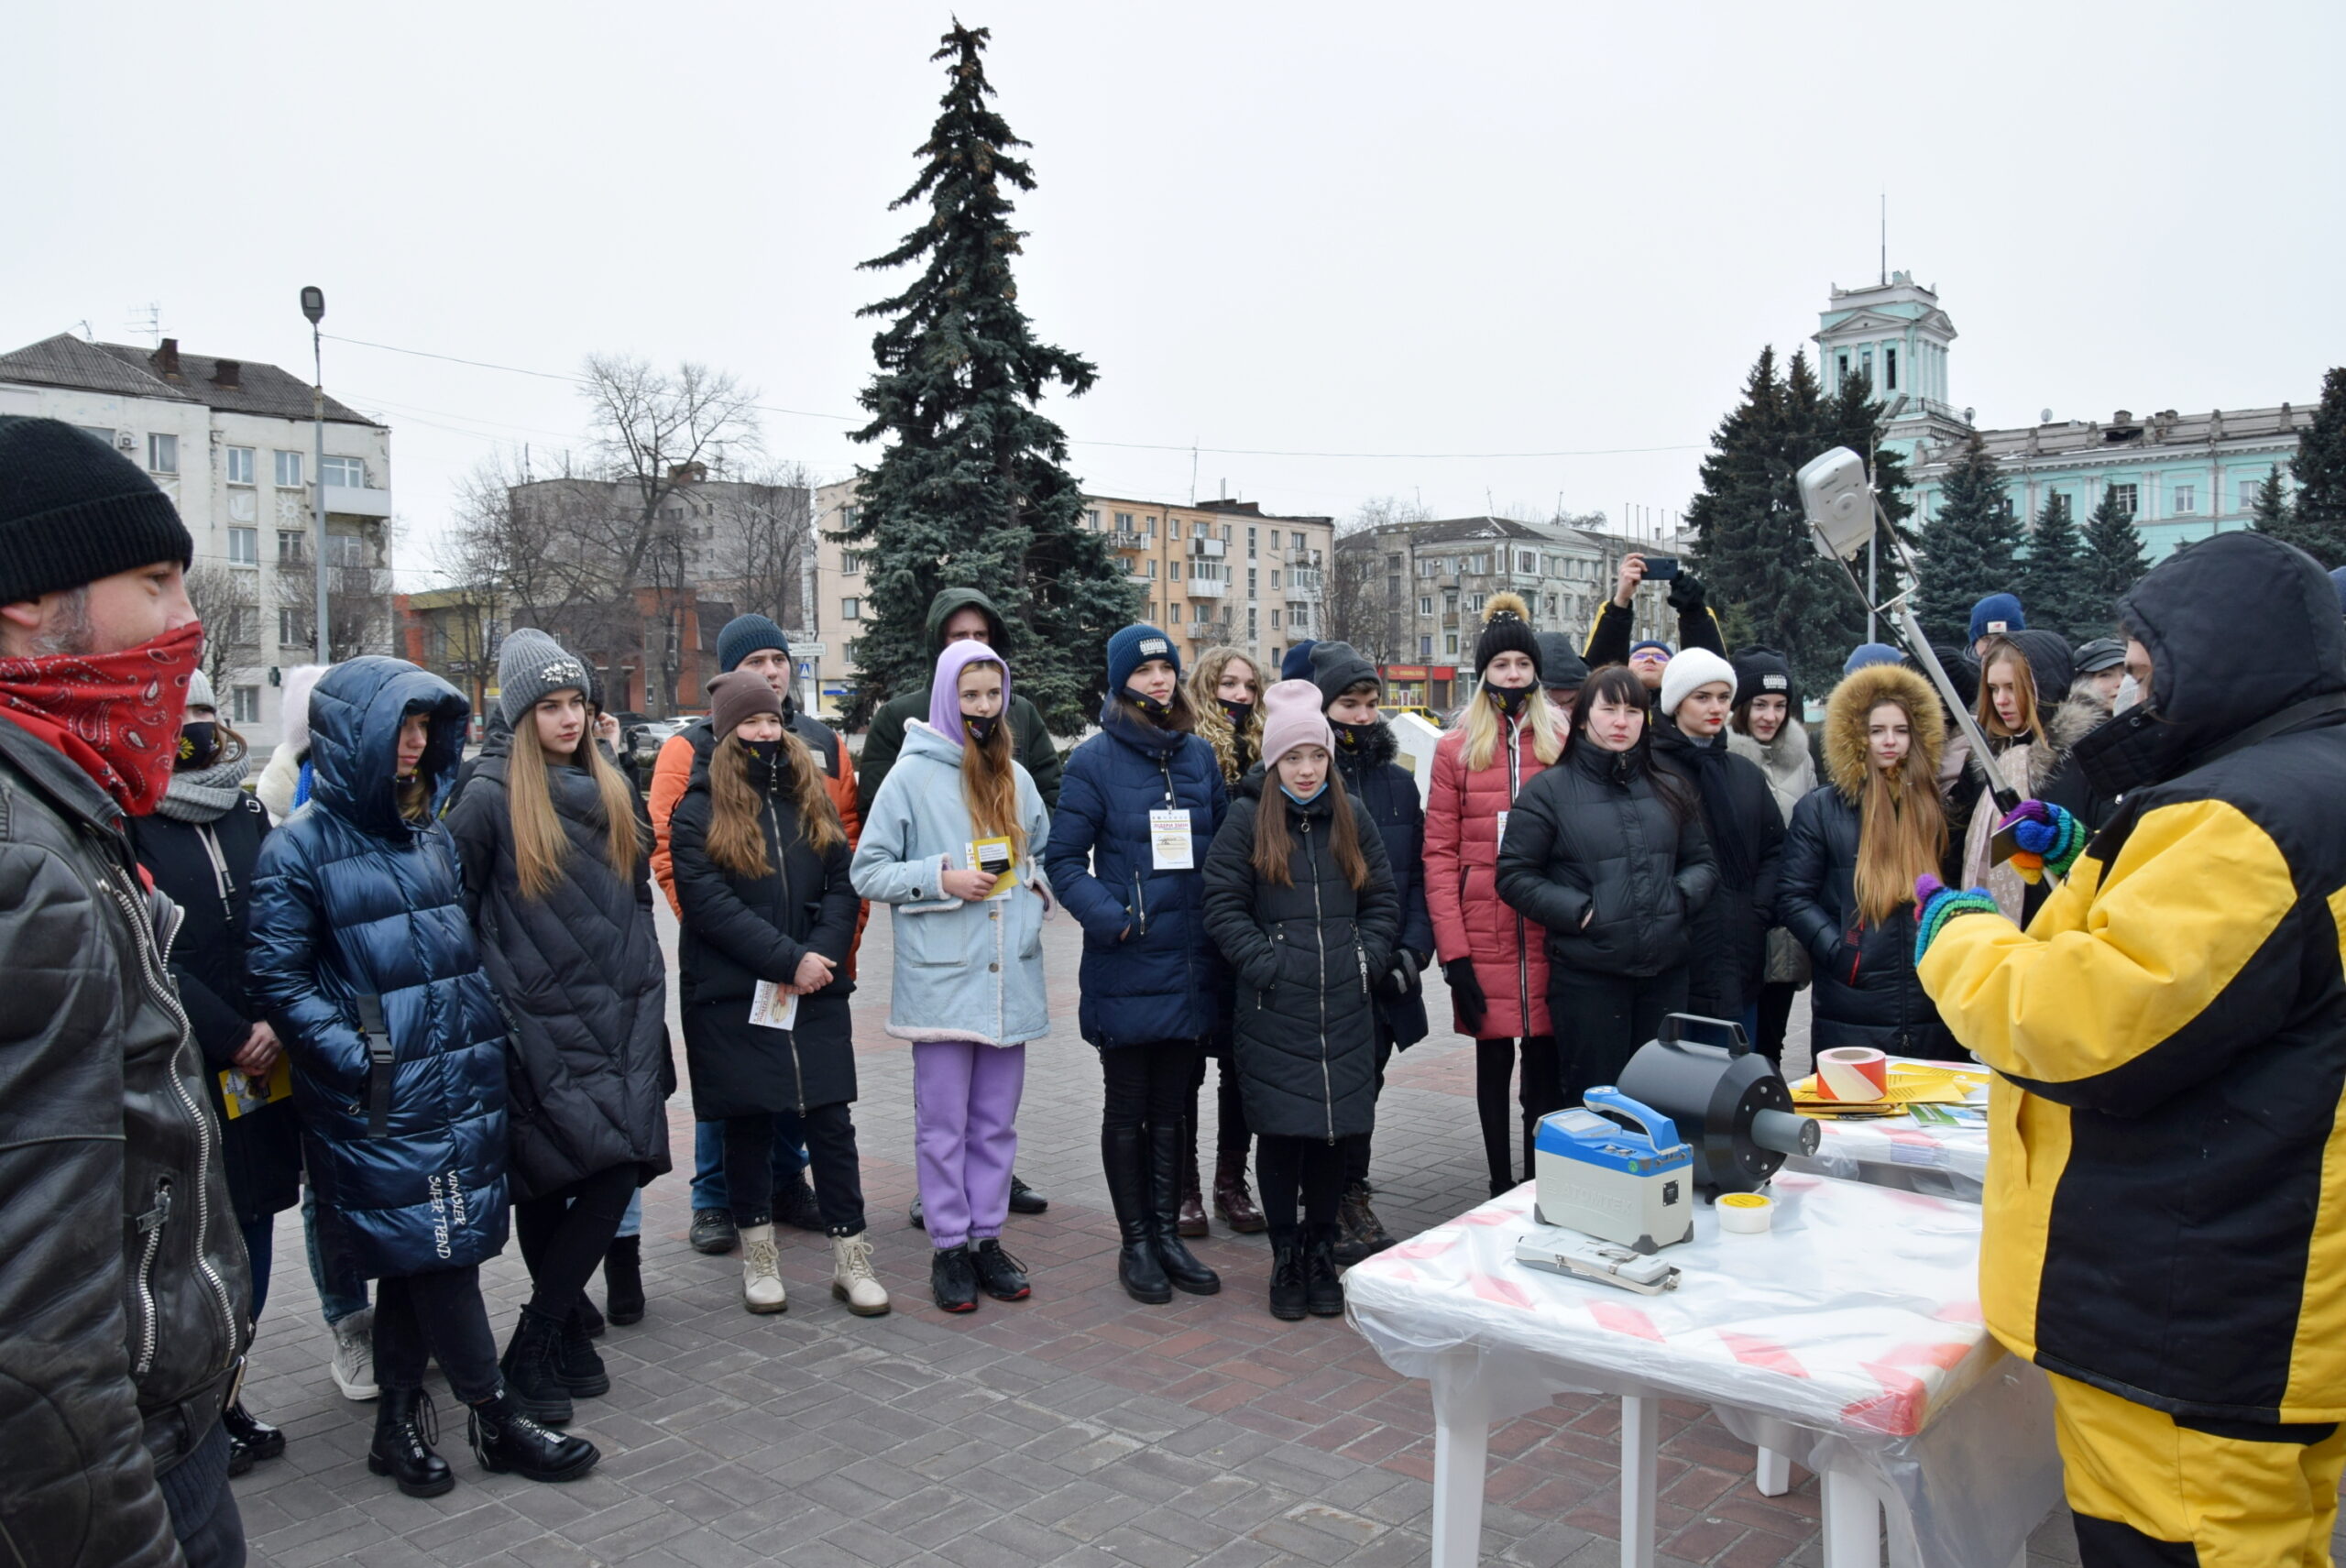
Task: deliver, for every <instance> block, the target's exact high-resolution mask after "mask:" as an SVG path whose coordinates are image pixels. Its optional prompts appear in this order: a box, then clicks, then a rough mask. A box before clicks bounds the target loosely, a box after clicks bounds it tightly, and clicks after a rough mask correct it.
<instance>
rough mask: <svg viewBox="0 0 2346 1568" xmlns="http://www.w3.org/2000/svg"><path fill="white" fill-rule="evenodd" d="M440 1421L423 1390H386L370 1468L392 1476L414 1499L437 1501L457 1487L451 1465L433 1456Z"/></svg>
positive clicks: (377, 1416) (369, 1457) (369, 1451)
mask: <svg viewBox="0 0 2346 1568" xmlns="http://www.w3.org/2000/svg"><path fill="white" fill-rule="evenodd" d="M439 1441H440V1420H439V1417H438V1415H437V1414H436V1413H435V1412H434V1411H433V1409H432V1396H431V1395H430V1394H427V1393H425V1392H424V1391H423V1390H422V1389H421V1388H386V1389H384V1390H383V1393H382V1402H381V1403H380V1404H378V1405H377V1406H376V1407H375V1441H374V1443H373V1444H372V1445H371V1446H370V1447H369V1448H368V1449H367V1469H369V1470H371V1471H373V1472H374V1473H375V1474H376V1475H388V1476H389V1477H390V1478H391V1479H392V1480H393V1481H395V1482H397V1483H398V1484H399V1488H400V1491H402V1492H405V1493H406V1494H407V1495H408V1496H409V1497H438V1496H440V1494H442V1493H443V1492H445V1491H446V1490H447V1489H448V1488H449V1487H451V1486H455V1484H456V1475H455V1471H453V1470H450V1469H449V1468H448V1462H447V1461H446V1460H444V1459H443V1458H441V1457H440V1456H439V1455H438V1454H436V1453H433V1452H432V1445H433V1443H435V1442H439Z"/></svg>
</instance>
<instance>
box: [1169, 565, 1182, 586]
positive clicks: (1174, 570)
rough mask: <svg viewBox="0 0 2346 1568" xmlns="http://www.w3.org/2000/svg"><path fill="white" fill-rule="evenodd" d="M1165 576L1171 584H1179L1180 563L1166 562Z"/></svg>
mask: <svg viewBox="0 0 2346 1568" xmlns="http://www.w3.org/2000/svg"><path fill="white" fill-rule="evenodd" d="M1165 576H1167V577H1168V579H1169V580H1171V581H1173V582H1177V583H1178V582H1179V581H1180V580H1181V563H1180V562H1178V561H1168V562H1167V563H1166V564H1165Z"/></svg>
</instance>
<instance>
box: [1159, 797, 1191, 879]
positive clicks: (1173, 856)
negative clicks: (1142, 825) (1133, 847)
mask: <svg viewBox="0 0 2346 1568" xmlns="http://www.w3.org/2000/svg"><path fill="white" fill-rule="evenodd" d="M1148 863H1149V868H1150V869H1151V870H1152V871H1160V872H1189V871H1195V870H1197V867H1198V861H1197V846H1196V844H1195V843H1194V842H1192V841H1191V839H1190V838H1189V811H1188V810H1187V809H1186V808H1184V807H1180V806H1165V807H1161V808H1159V809H1157V810H1156V811H1152V812H1150V813H1149V814H1148Z"/></svg>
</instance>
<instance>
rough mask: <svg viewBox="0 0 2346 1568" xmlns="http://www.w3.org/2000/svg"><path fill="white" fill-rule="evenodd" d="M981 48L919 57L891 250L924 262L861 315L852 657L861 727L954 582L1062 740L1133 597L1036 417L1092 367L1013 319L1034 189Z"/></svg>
mask: <svg viewBox="0 0 2346 1568" xmlns="http://www.w3.org/2000/svg"><path fill="white" fill-rule="evenodd" d="M990 36H991V35H990V34H989V32H988V30H987V29H985V28H983V27H974V28H973V27H963V26H961V25H960V24H959V22H958V21H957V22H956V23H955V24H954V26H953V29H952V30H951V31H950V32H948V33H947V34H946V35H945V36H944V38H943V40H942V47H940V48H939V49H937V53H936V54H934V55H932V56H930V59H931V60H944V61H947V62H948V63H947V67H946V75H947V82H948V84H947V87H946V92H945V96H944V98H943V99H942V100H941V103H942V104H943V110H944V112H943V113H942V114H940V115H938V116H937V123H936V125H935V126H933V127H932V128H931V129H930V131H929V136H928V140H927V141H926V142H925V143H924V144H923V145H922V146H921V147H920V148H919V149H918V152H917V154H916V156H917V157H919V158H920V159H923V160H924V162H923V165H922V169H921V172H920V177H919V178H918V179H917V180H915V181H914V182H913V185H912V188H911V189H910V190H908V191H906V192H904V194H903V195H902V196H899V197H898V198H897V199H896V200H895V201H894V202H893V203H890V207H889V210H890V211H891V212H893V211H895V210H897V209H898V208H903V207H912V208H915V210H917V211H918V212H919V213H920V214H921V221H920V223H919V225H918V226H916V227H915V228H914V229H913V231H912V232H911V233H910V234H908V235H906V236H904V242H903V243H902V244H900V245H899V246H897V247H896V248H895V249H893V250H892V251H890V252H889V253H888V254H887V255H885V256H882V257H879V258H875V259H873V260H871V261H867V262H865V263H863V267H864V269H866V270H888V269H895V268H899V267H907V266H911V265H914V264H915V263H918V264H919V265H920V267H921V271H920V275H919V276H918V277H917V278H915V279H914V280H913V281H912V283H911V285H910V286H909V287H907V288H906V289H905V290H904V292H902V293H900V294H897V295H895V296H894V297H893V298H891V299H886V300H882V301H880V302H878V303H876V304H872V305H868V306H866V307H864V309H863V310H861V312H859V313H858V314H860V315H865V316H876V317H881V318H882V319H884V320H885V321H886V322H887V325H886V326H885V327H884V328H883V329H882V331H881V332H880V333H879V334H878V335H877V336H875V337H874V338H873V339H872V357H873V359H874V360H876V361H877V363H878V366H879V373H878V374H877V375H876V376H874V377H873V378H872V384H871V385H870V386H869V387H867V388H866V389H864V391H863V393H862V397H861V401H862V404H863V406H864V408H865V409H866V410H867V411H869V412H870V413H871V415H872V422H871V423H869V424H867V425H865V426H864V427H863V428H861V430H858V431H856V432H855V433H854V437H855V439H856V440H858V441H866V442H869V441H879V440H882V439H884V440H885V441H886V443H887V444H886V445H885V447H884V448H883V449H882V453H881V455H880V461H879V462H878V463H877V464H875V465H874V466H872V467H870V468H863V469H859V471H858V473H859V478H860V480H861V486H860V495H859V499H858V506H859V509H860V510H859V511H858V513H857V516H856V520H855V521H854V523H853V525H852V526H850V528H848V529H847V530H845V531H843V532H841V533H840V534H839V538H840V540H841V541H842V542H845V543H853V544H856V545H859V546H861V548H862V550H863V553H864V554H865V557H866V561H867V565H865V568H864V581H865V584H866V588H867V595H868V597H867V598H865V600H864V604H865V605H866V606H867V607H868V608H867V609H866V611H865V619H864V620H863V621H862V622H861V635H860V636H859V638H858V645H857V649H856V657H857V663H858V664H859V665H860V666H861V670H862V677H861V678H862V683H863V684H862V686H861V689H860V690H859V691H858V693H857V703H856V707H857V709H858V710H859V712H861V713H868V712H869V711H870V709H871V707H872V705H873V704H874V703H876V702H877V701H879V700H881V699H882V698H883V697H885V696H888V695H889V694H891V693H893V692H897V691H903V690H905V689H908V688H913V687H920V686H925V685H927V683H928V680H929V676H930V674H931V671H932V667H933V664H934V661H935V651H934V650H933V649H932V648H931V647H930V645H929V641H928V636H927V630H926V614H927V609H928V602H929V599H930V598H932V597H933V596H934V595H935V594H936V592H937V590H938V589H939V588H942V587H976V588H981V589H982V590H984V592H985V593H986V594H987V595H989V596H990V597H991V598H992V599H993V601H994V603H995V604H996V605H997V606H998V607H999V608H1000V609H1001V610H1002V618H1003V625H1004V627H1005V629H1006V630H1007V633H1008V636H1007V641H1009V644H1010V646H1009V647H1007V648H1005V649H1003V650H1001V652H1003V654H1004V655H1005V656H1006V657H1007V658H1008V659H1009V661H1010V665H1011V670H1012V684H1013V686H1014V689H1016V690H1017V691H1018V692H1020V693H1021V694H1023V695H1024V696H1027V697H1029V698H1031V699H1032V700H1033V701H1034V702H1035V704H1036V706H1037V707H1040V708H1041V709H1042V710H1043V716H1044V718H1046V719H1047V720H1048V721H1049V723H1050V724H1051V726H1052V728H1054V729H1058V730H1060V731H1061V732H1063V733H1064V732H1067V731H1069V730H1073V729H1080V728H1081V726H1082V725H1083V724H1084V723H1085V722H1087V721H1088V720H1089V718H1091V707H1092V705H1093V703H1094V701H1095V700H1096V698H1097V696H1098V695H1099V692H1100V688H1101V686H1102V684H1103V682H1104V679H1105V670H1104V668H1103V665H1102V657H1101V649H1102V645H1103V644H1104V643H1105V642H1106V641H1107V639H1108V637H1109V636H1110V634H1111V633H1113V632H1114V631H1115V630H1117V629H1118V628H1120V627H1122V626H1124V625H1126V624H1127V623H1129V622H1130V621H1131V620H1132V618H1133V616H1134V615H1135V613H1136V611H1137V607H1138V604H1139V602H1140V601H1139V597H1138V594H1137V592H1136V591H1135V589H1134V587H1132V586H1131V584H1130V582H1129V580H1128V579H1127V577H1126V576H1125V573H1124V568H1123V567H1122V566H1121V565H1119V564H1118V563H1117V562H1116V560H1115V558H1114V557H1113V554H1111V553H1110V552H1109V549H1108V546H1107V540H1106V537H1105V536H1104V535H1102V534H1099V533H1094V532H1091V531H1089V530H1087V529H1085V528H1084V527H1083V524H1082V516H1083V491H1082V488H1081V487H1080V486H1079V485H1078V484H1077V482H1076V480H1075V478H1074V477H1072V476H1071V475H1069V473H1068V471H1067V469H1066V467H1065V464H1066V462H1067V437H1066V435H1065V434H1064V433H1062V432H1061V431H1060V429H1059V427H1058V424H1056V423H1055V422H1052V421H1051V420H1049V419H1047V418H1046V417H1044V416H1043V415H1042V414H1041V413H1040V412H1038V411H1036V404H1037V402H1039V401H1040V400H1041V399H1042V397H1043V395H1044V394H1045V392H1046V391H1047V390H1048V389H1050V388H1051V387H1052V386H1053V385H1058V386H1060V387H1063V388H1065V389H1067V391H1068V393H1069V395H1071V396H1075V395H1080V394H1081V393H1083V392H1086V391H1088V390H1090V389H1091V384H1092V381H1093V379H1094V378H1095V376H1096V372H1095V371H1094V369H1093V367H1092V365H1091V361H1089V360H1087V359H1084V358H1082V357H1080V356H1078V355H1075V354H1072V353H1069V351H1068V350H1066V349H1063V348H1056V347H1053V346H1051V345H1048V344H1046V343H1042V342H1039V341H1038V340H1037V339H1036V336H1035V334H1034V331H1033V329H1032V327H1031V325H1030V323H1028V321H1027V319H1026V315H1025V312H1023V311H1022V310H1020V309H1019V307H1018V288H1017V284H1016V283H1015V281H1014V280H1013V279H1012V276H1011V258H1013V257H1014V256H1016V255H1018V253H1019V250H1020V248H1021V247H1020V245H1019V241H1020V240H1021V239H1023V238H1024V237H1025V236H1024V233H1023V232H1022V231H1021V230H1019V229H1016V228H1014V227H1013V226H1011V223H1010V214H1011V211H1012V206H1011V200H1010V192H1011V191H1012V190H1017V191H1032V190H1033V189H1034V188H1035V176H1034V172H1033V170H1032V169H1031V168H1030V167H1029V166H1028V164H1027V163H1026V161H1025V159H1021V158H1018V157H1015V156H1014V153H1013V149H1014V148H1024V147H1025V146H1027V145H1028V144H1027V143H1025V142H1024V141H1021V140H1020V139H1019V138H1018V137H1015V136H1014V135H1013V134H1011V129H1010V126H1009V125H1008V124H1007V123H1006V122H1005V121H1004V120H1003V118H1002V116H1001V115H999V114H997V113H995V112H994V109H993V108H992V105H991V104H990V103H989V102H988V100H989V99H991V98H992V97H993V96H994V90H993V88H992V85H991V84H989V83H988V82H987V81H986V76H985V68H984V64H983V62H982V60H981V55H982V54H983V53H984V51H985V48H986V44H987V41H988V38H990Z"/></svg>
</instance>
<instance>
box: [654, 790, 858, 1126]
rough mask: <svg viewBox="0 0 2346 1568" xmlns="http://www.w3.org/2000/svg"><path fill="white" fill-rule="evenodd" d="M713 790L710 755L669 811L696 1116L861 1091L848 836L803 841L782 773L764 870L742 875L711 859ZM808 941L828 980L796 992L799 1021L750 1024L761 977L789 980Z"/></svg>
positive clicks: (773, 796) (811, 1102) (763, 821)
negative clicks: (852, 1011) (817, 843)
mask: <svg viewBox="0 0 2346 1568" xmlns="http://www.w3.org/2000/svg"><path fill="white" fill-rule="evenodd" d="M752 780H753V783H754V782H756V781H755V770H754V768H753V770H752ZM708 791H709V784H708V767H707V763H706V762H704V763H702V764H701V765H700V766H699V767H697V768H696V769H695V771H694V773H693V782H692V786H691V787H690V788H689V789H687V790H686V791H685V797H684V799H682V800H680V801H678V802H677V803H676V810H675V814H674V816H672V817H669V818H668V845H669V850H670V851H671V853H672V854H673V855H674V865H675V877H676V902H677V903H678V904H679V905H681V906H682V907H683V910H684V918H683V926H684V950H683V953H682V954H681V955H680V957H679V959H678V965H677V970H678V975H679V977H680V979H681V981H682V983H683V988H684V1016H685V1060H686V1062H687V1063H688V1064H689V1065H690V1068H691V1072H692V1085H693V1114H694V1116H696V1118H698V1119H699V1120H701V1121H704V1122H716V1121H722V1120H723V1119H725V1118H726V1117H729V1116H749V1115H756V1114H759V1113H769V1112H774V1111H794V1112H798V1113H806V1112H807V1111H810V1110H813V1109H814V1108H816V1107H817V1106H819V1105H843V1104H847V1103H849V1102H852V1101H853V1100H854V1099H855V1036H854V1032H853V1029H852V1027H851V1026H850V1020H849V1008H848V998H849V997H850V996H852V995H853V994H854V993H855V981H852V980H850V978H849V977H848V971H847V959H848V953H849V951H850V949H851V948H852V947H853V945H854V942H855V917H856V911H857V909H858V908H859V907H860V905H859V902H858V900H857V898H856V895H855V885H854V884H853V883H850V881H849V880H848V864H849V861H850V855H849V852H848V847H847V842H846V840H845V839H841V840H840V841H839V842H838V843H836V844H833V845H831V846H830V847H829V848H828V849H825V850H817V849H816V848H815V847H814V845H813V844H811V843H810V842H808V840H807V838H806V829H805V826H804V824H803V822H802V821H801V819H800V817H799V814H798V806H797V799H796V796H795V794H794V793H793V792H792V791H791V789H790V788H789V787H788V785H787V784H786V783H784V784H776V785H774V786H773V787H772V788H767V789H763V790H761V791H760V795H761V796H762V801H763V806H762V809H761V810H760V812H759V814H758V819H759V828H760V831H761V832H762V833H763V834H764V836H765V846H766V874H765V875H764V876H762V877H752V876H744V875H743V874H742V873H740V872H736V871H733V870H730V869H729V868H727V867H725V866H721V865H719V864H718V863H717V861H714V860H711V859H710V858H709V853H708V824H709V819H710V813H711V810H712V808H713V806H714V804H715V803H714V802H713V800H712V799H711V797H710V795H709V793H708ZM810 949H811V950H813V951H815V952H817V953H820V954H821V955H822V956H823V957H825V958H827V959H830V960H831V961H832V962H833V963H834V964H836V965H838V968H837V969H836V970H833V971H832V979H831V982H830V983H829V984H828V985H826V986H825V987H823V988H822V989H821V990H820V991H817V992H812V993H811V994H809V995H806V996H802V997H800V998H799V999H798V1019H797V1024H796V1026H795V1027H794V1028H789V1029H772V1028H768V1027H767V1026H765V1025H762V1024H752V1023H751V1022H750V1001H751V997H752V996H753V995H754V994H755V993H756V991H757V988H758V981H762V980H770V981H774V982H775V983H777V984H781V983H784V982H786V981H790V980H791V979H792V978H793V977H794V976H795V975H796V974H797V972H798V964H799V960H800V959H803V958H804V957H806V953H807V952H808V951H809V950H810ZM900 961H901V960H900Z"/></svg>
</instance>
